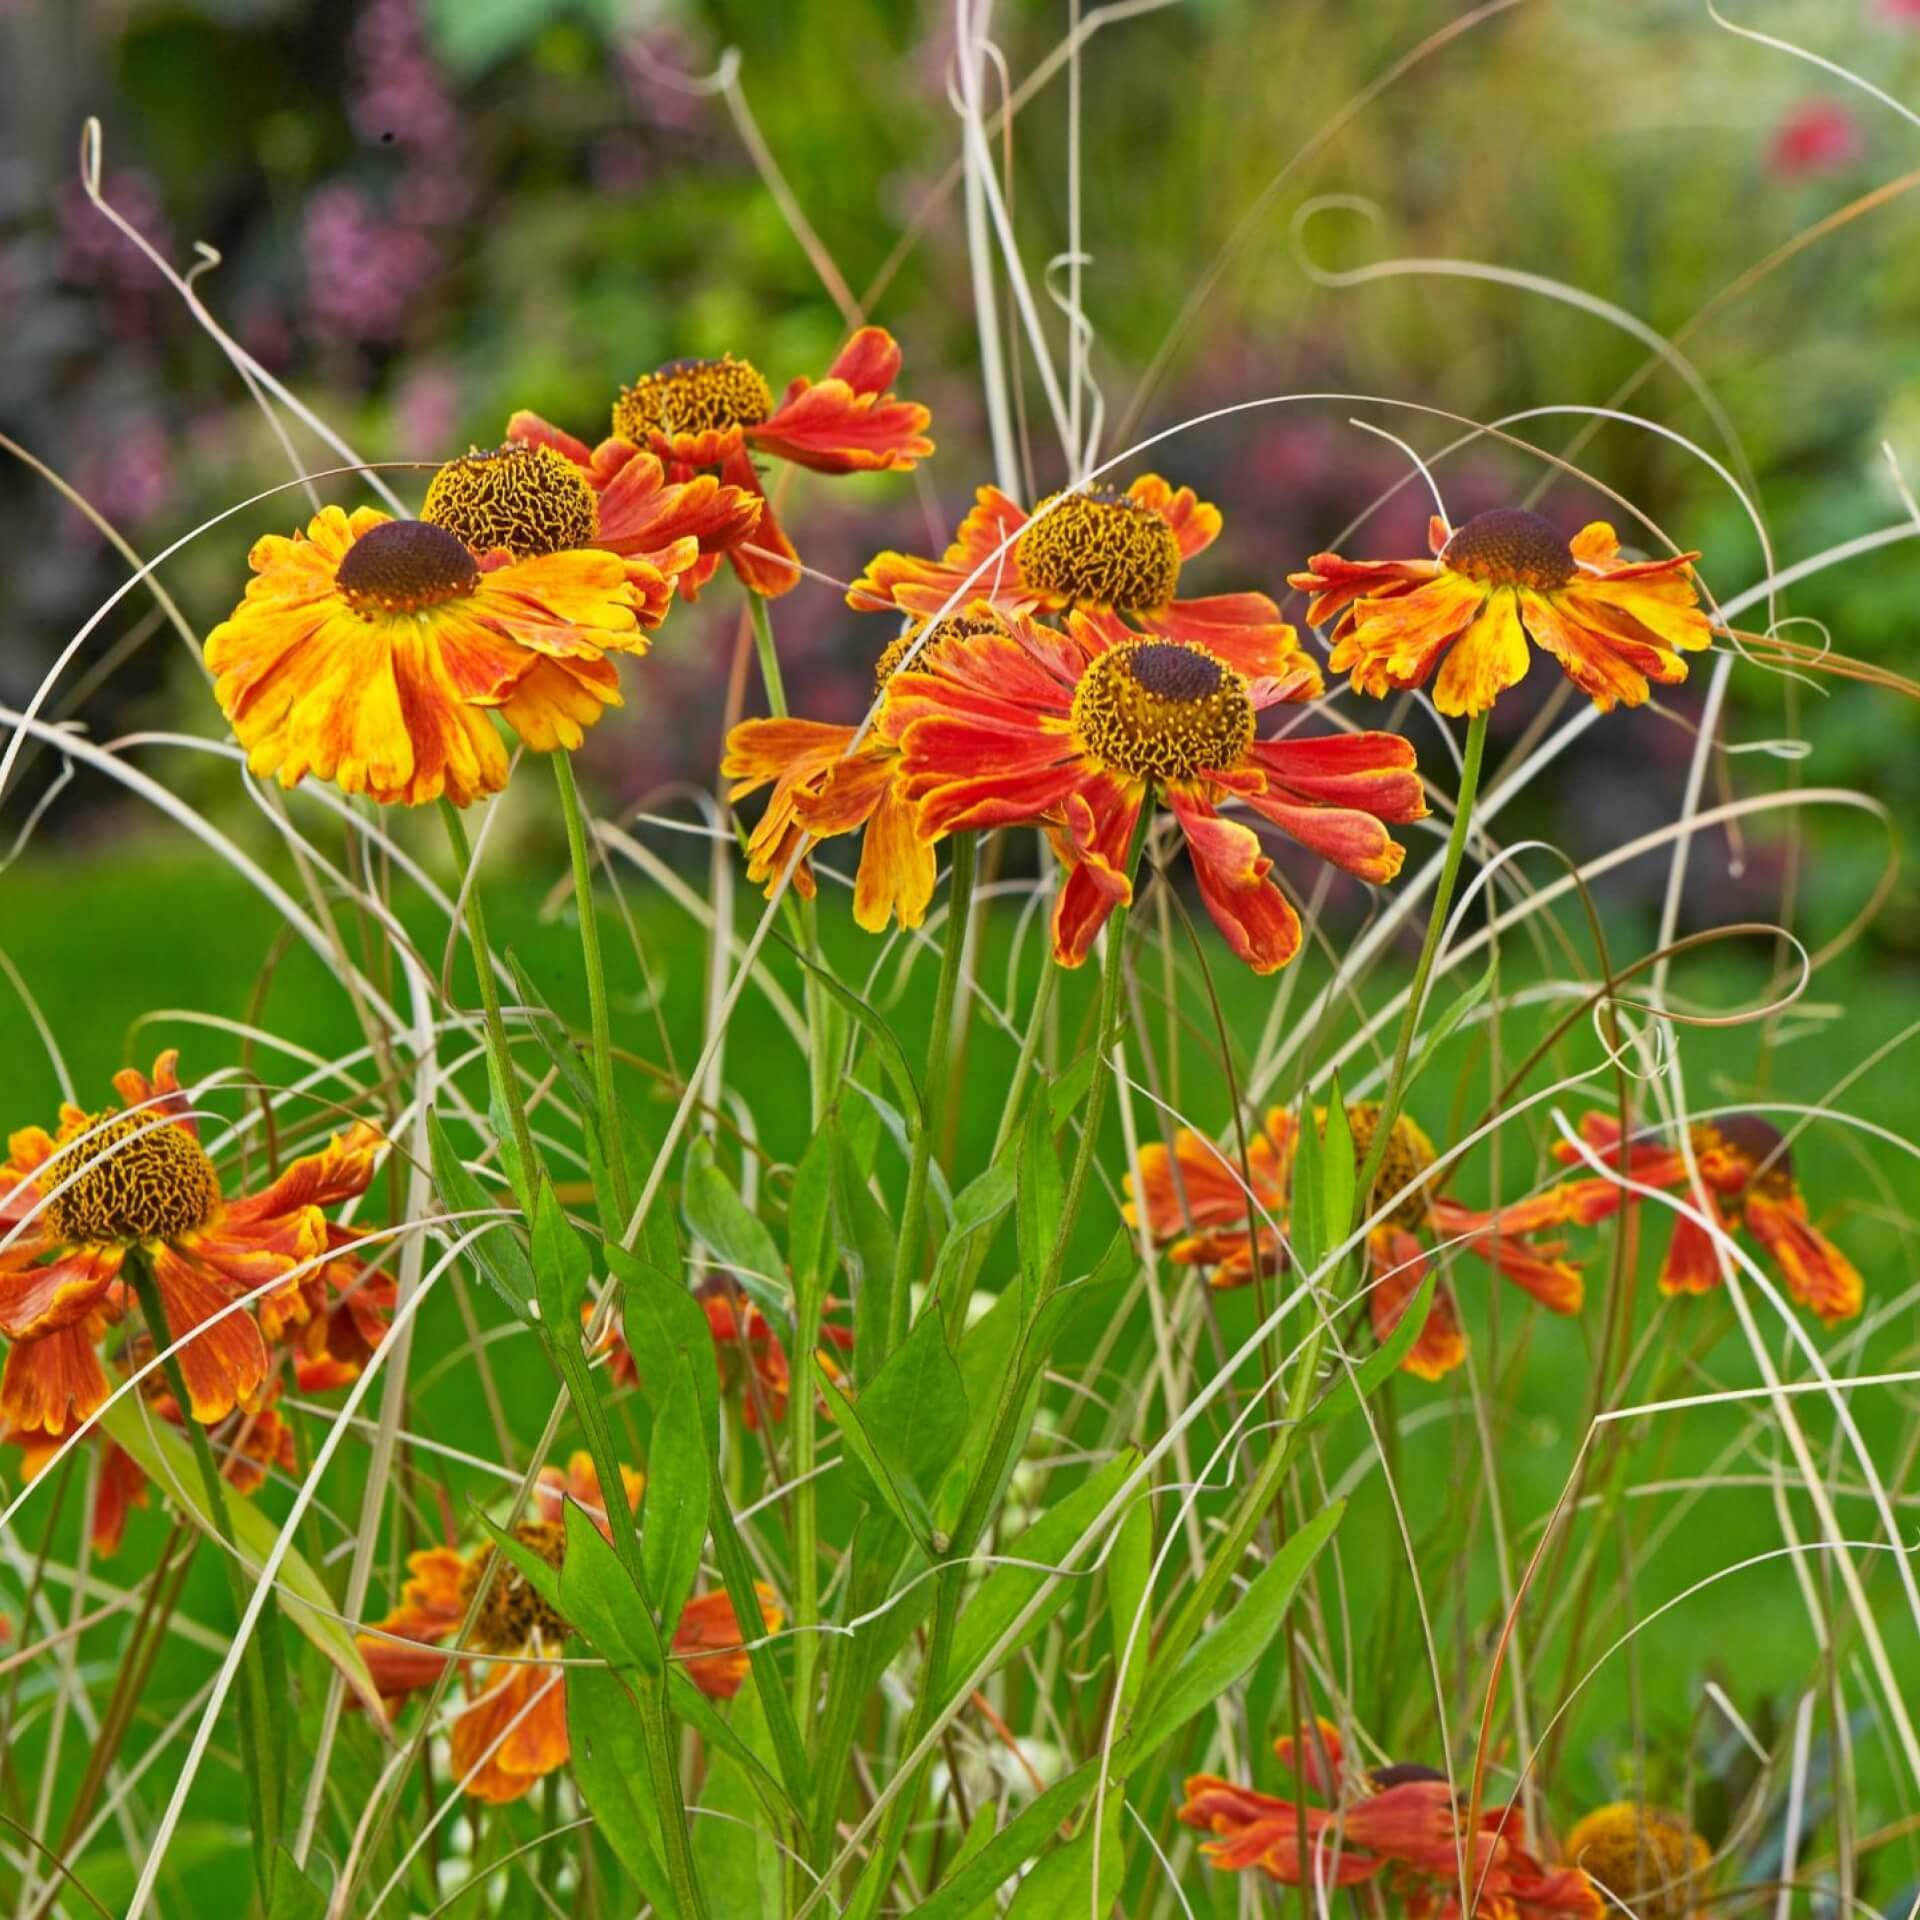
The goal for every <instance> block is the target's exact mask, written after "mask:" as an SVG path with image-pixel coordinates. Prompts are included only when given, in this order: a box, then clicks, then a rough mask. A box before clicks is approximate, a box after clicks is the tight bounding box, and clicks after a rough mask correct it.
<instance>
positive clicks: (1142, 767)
mask: <svg viewBox="0 0 1920 1920" xmlns="http://www.w3.org/2000/svg"><path fill="white" fill-rule="evenodd" d="M1073 729H1074V732H1075V733H1076V734H1078V735H1079V737H1080V740H1081V743H1082V744H1083V746H1084V747H1085V749H1086V751H1087V752H1088V753H1090V754H1091V755H1092V756H1093V757H1094V758H1095V759H1096V760H1100V761H1104V762H1105V764H1106V765H1108V766H1109V767H1114V768H1117V769H1118V770H1119V771H1120V772H1121V773H1130V774H1132V775H1134V776H1135V777H1136V778H1138V779H1141V780H1159V781H1168V780H1190V779H1192V778H1193V776H1194V775H1195V774H1196V773H1199V772H1201V771H1202V770H1203V769H1205V768H1212V767H1231V766H1233V765H1234V764H1235V763H1236V762H1237V761H1238V760H1239V759H1240V757H1241V755H1243V754H1244V753H1245V752H1246V750H1247V748H1248V747H1249V746H1251V745H1252V744H1253V701H1252V699H1251V698H1250V697H1249V695H1248V693H1247V683H1246V681H1245V680H1243V679H1242V678H1241V677H1240V675H1239V674H1237V673H1235V672H1234V670H1233V669H1232V668H1231V667H1230V666H1228V665H1227V664H1226V662H1225V661H1223V660H1217V659H1215V657H1214V656H1213V655H1212V654H1210V653H1209V652H1208V651H1207V650H1206V648H1205V647H1201V646H1195V645H1193V644H1191V643H1190V642H1187V641H1179V640H1142V641H1139V642H1138V643H1137V644H1135V645H1131V646H1122V647H1113V648H1110V649H1109V650H1108V651H1107V652H1105V653H1103V654H1100V655H1099V656H1097V657H1096V658H1095V659H1094V660H1093V661H1092V663H1091V664H1090V665H1089V666H1088V668H1087V670H1086V672H1085V673H1083V674H1082V675H1081V676H1080V684H1079V686H1078V687H1076V688H1075V689H1074V695H1073Z"/></svg>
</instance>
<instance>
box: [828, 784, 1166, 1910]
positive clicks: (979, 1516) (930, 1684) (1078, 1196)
mask: <svg viewBox="0 0 1920 1920" xmlns="http://www.w3.org/2000/svg"><path fill="white" fill-rule="evenodd" d="M1146 817H1147V810H1146V809H1145V808H1143V809H1142V810H1141V824H1140V825H1139V826H1138V827H1136V829H1135V831H1134V837H1133V844H1132V846H1131V847H1130V848H1129V850H1128V854H1127V864H1126V874H1127V878H1128V880H1129V881H1131V880H1132V878H1133V876H1134V873H1135V871H1136V870H1137V868H1138V866H1139V860H1140V849H1141V847H1142V845H1143V844H1144V841H1145V833H1144V827H1145V821H1146ZM1127 916H1128V909H1127V908H1126V907H1124V906H1121V907H1116V908H1115V909H1114V913H1113V917H1112V918H1111V919H1110V920H1109V921H1108V922H1107V931H1106V941H1107V946H1106V954H1105V958H1104V963H1103V965H1102V967H1101V973H1100V1003H1099V1016H1098V1020H1097V1022H1096V1024H1095V1027H1094V1032H1093V1045H1094V1046H1095V1047H1096V1048H1097V1049H1098V1050H1099V1052H1100V1054H1101V1057H1102V1058H1104V1057H1105V1053H1106V1048H1107V1039H1108V1036H1109V1035H1110V1034H1111V1033H1112V1032H1113V1029H1114V1025H1115V1022H1116V1021H1117V1020H1118V1018H1119V1011H1120V987H1121V981H1122V978H1123V975H1124V970H1125V964H1126V944H1127ZM1035 1025H1036V1029H1037V1026H1038V1022H1036V1023H1035ZM1107 1078H1108V1076H1107V1075H1106V1074H1104V1073H1102V1072H1101V1071H1100V1069H1099V1066H1098V1065H1097V1064H1096V1066H1095V1069H1094V1074H1093V1080H1092V1083H1091V1084H1090V1085H1089V1087H1088V1089H1087V1102H1086V1110H1085V1113H1084V1115H1083V1116H1082V1122H1081V1133H1080V1145H1079V1149H1078V1151H1077V1152H1076V1153H1075V1154H1074V1158H1073V1170H1072V1172H1071V1173H1070V1174H1069V1175H1068V1178H1067V1187H1066V1195H1065V1198H1064V1200H1063V1202H1062V1205H1061V1211H1060V1228H1059V1231H1058V1232H1057V1233H1056V1234H1055V1236H1054V1242H1053V1248H1052V1251H1051V1252H1050V1253H1049V1255H1048V1257H1047V1264H1046V1268H1045V1270H1044V1272H1043V1273H1042V1275H1041V1278H1040V1285H1039V1287H1038V1288H1037V1289H1036V1290H1035V1293H1034V1298H1033V1301H1032V1304H1031V1306H1030V1308H1029V1310H1028V1321H1027V1324H1028V1325H1029V1326H1031V1325H1032V1324H1033V1320H1034V1317H1035V1316H1037V1315H1038V1314H1039V1313H1040V1311H1041V1309H1042V1308H1044V1307H1045V1306H1046V1304H1047V1302H1048V1301H1049V1300H1050V1299H1051V1298H1052V1297H1053V1295H1054V1294H1055V1293H1056V1292H1057V1291H1058V1289H1059V1286H1060V1276H1061V1273H1062V1272H1063V1270H1064V1269H1065V1266H1066V1259H1067V1246H1068V1243H1069V1242H1070V1240H1071V1239H1072V1236H1073V1229H1074V1224H1075V1222H1076V1220H1077V1219H1078V1218H1079V1213H1080V1206H1081V1202H1082V1200H1083V1198H1084V1196H1085V1194H1086V1189H1087V1177H1088V1174H1089V1172H1090V1170H1091V1168H1092V1166H1093V1160H1094V1155H1095V1153H1096V1152H1097V1150H1098V1143H1099V1135H1100V1121H1101V1117H1102V1115H1103V1113H1104V1110H1105V1105H1106V1091H1107ZM1028 1378H1029V1375H1028V1372H1027V1370H1026V1369H1025V1368H1020V1367H1015V1368H1010V1369H1009V1370H1008V1372H1007V1376H1006V1379H1005V1381H1004V1383H1003V1385H1002V1387H1001V1393H1000V1404H999V1406H998V1408H997V1409H996V1410H995V1413H994V1421H993V1428H992V1432H991V1434H990V1437H989V1438H988V1441H987V1447H986V1452H985V1454H984V1456H983V1457H982V1460H981V1463H980V1471H979V1474H978V1475H977V1476H976V1478H975V1479H974V1482H973V1484H972V1486H971V1487H969V1488H968V1490H967V1497H966V1500H965V1502H964V1503H963V1505H962V1507H961V1511H960V1518H959V1519H958V1521H956V1522H955V1524H954V1530H953V1538H952V1541H951V1543H950V1554H951V1558H950V1559H949V1560H948V1561H947V1563H946V1565H945V1566H944V1567H943V1568H942V1569H941V1571H940V1574H939V1577H938V1579H937V1580H936V1582H935V1585H934V1602H933V1628H932V1632H931V1634H930V1635H929V1637H928V1641H927V1656H926V1660H925V1662H924V1663H923V1665H922V1668H921V1680H920V1689H919V1693H918V1695H917V1697H916V1698H915V1700H914V1704H913V1715H912V1718H911V1719H910V1721H909V1722H908V1726H907V1731H906V1733H905V1734H904V1735H903V1736H902V1741H901V1747H902V1751H904V1752H911V1751H912V1749H913V1748H915V1747H916V1746H918V1745H919V1744H920V1742H921V1741H922V1740H923V1739H924V1738H925V1737H926V1733H927V1730H928V1728H929V1727H931V1726H932V1724H933V1722H934V1719H935V1717H936V1715H937V1714H938V1713H939V1712H940V1710H941V1708H942V1707H943V1706H944V1705H945V1704H946V1691H947V1662H948V1659H949V1657H950V1655H951V1653H952V1650H953V1635H954V1627H955V1625H956V1623H957V1622H958V1620H959V1617H960V1601H961V1597H962V1595H963V1593H964V1591H965V1588H966V1579H967V1563H968V1560H969V1558H970V1556H971V1555H972V1553H973V1551H974V1548H975V1547H976V1546H977V1545H978V1544H979V1542H980V1540H981V1538H982V1536H983V1535H984V1534H985V1532H986V1530H987V1527H988V1524H989V1523H990V1522H991V1520H992V1518H993V1509H994V1505H995V1503H996V1501H997V1500H998V1498H999V1492H1000V1482H1001V1478H1002V1475H1003V1474H1004V1472H1005V1469H1006V1465H1007V1462H1008V1460H1009V1459H1010V1458H1011V1456H1012V1452H1013V1449H1014V1447H1015V1446H1016V1445H1017V1444H1018V1443H1019V1439H1020V1434H1019V1425H1020V1412H1021V1408H1022V1406H1023V1405H1024V1403H1025V1401H1026V1398H1027V1391H1026V1389H1027V1382H1028ZM928 1764H929V1762H922V1764H921V1767H920V1769H919V1772H918V1773H917V1775H916V1777H915V1778H914V1779H912V1780H910V1781H909V1782H908V1783H907V1785H906V1786H905V1787H904V1788H903V1789H902V1790H901V1792H900V1793H899V1794H898V1795H897V1796H896V1797H895V1799H894V1801H893V1802H892V1804H891V1805H890V1806H889V1807H888V1809H887V1817H886V1821H885V1823H884V1824H883V1825H882V1827H881V1829H880V1832H879V1834H878V1835H877V1836H876V1837H875V1842H874V1850H873V1853H872V1855H871V1856H870V1858H869V1860H868V1862H867V1868H866V1871H865V1872H864V1873H863V1874H862V1875H861V1877H860V1880H859V1883H858V1885H857V1887H856V1889H855V1893H854V1898H853V1901H852V1904H851V1905H850V1906H849V1907H848V1910H847V1911H848V1920H870V1916H871V1915H873V1914H874V1913H875V1912H876V1911H877V1910H878V1906H879V1902H880V1900H881V1898H882V1896H883V1895H884V1892H885V1889H886V1886H887V1882H888V1881H889V1880H890V1879H891V1878H892V1875H893V1870H894V1864H895V1862H896V1861H897V1860H898V1859H899V1857H900V1849H901V1847H902V1846H903V1845H904V1844H905V1842H906V1837H907V1829H908V1826H909V1825H910V1824H911V1822H912V1819H913V1810H914V1806H915V1804H916V1802H917V1801H918V1799H919V1797H920V1793H921V1790H922V1788H923V1786H924V1784H925V1776H926V1772H927V1767H928Z"/></svg>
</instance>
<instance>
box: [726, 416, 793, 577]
mask: <svg viewBox="0 0 1920 1920" xmlns="http://www.w3.org/2000/svg"><path fill="white" fill-rule="evenodd" d="M720 472H721V475H722V477H723V478H724V479H725V480H726V481H727V482H728V484H729V485H730V486H734V487H737V488H738V489H739V490H740V491H741V492H742V493H745V494H750V495H751V496H752V497H753V498H754V499H755V500H757V501H758V502H759V503H760V518H759V521H758V523H757V524H756V525H755V527H754V529H753V531H752V532H751V533H749V534H746V535H745V536H743V537H742V538H741V539H740V540H738V541H736V542H735V543H734V545H732V546H730V547H729V548H728V549H727V564H728V565H729V566H730V567H732V568H733V570H734V572H735V573H736V574H738V575H739V577H740V584H741V585H742V586H743V587H745V588H746V589H747V591H748V592H749V593H757V594H759V595H760V597H761V598H762V599H763V600H773V599H777V598H778V597H779V596H780V595H781V594H783V593H791V592H792V591H793V589H794V588H795V587H797V586H798V585H799V584H800V556H799V554H797V553H796V552H795V551H794V547H793V542H792V541H791V540H789V539H788V538H787V536H786V533H785V531H784V530H783V529H782V527H781V525H780V523H779V521H777V520H776V519H775V518H774V517H773V502H772V501H771V500H769V499H768V498H767V496H766V492H765V490H764V489H763V488H762V487H761V485H760V476H759V474H758V473H757V472H756V471H755V470H754V465H753V459H752V456H751V455H750V454H749V453H748V452H747V450H746V448H745V447H744V446H736V447H735V448H734V449H733V451H732V452H731V453H729V454H728V455H727V456H726V458H725V459H724V460H723V461H722V462H721V463H720Z"/></svg>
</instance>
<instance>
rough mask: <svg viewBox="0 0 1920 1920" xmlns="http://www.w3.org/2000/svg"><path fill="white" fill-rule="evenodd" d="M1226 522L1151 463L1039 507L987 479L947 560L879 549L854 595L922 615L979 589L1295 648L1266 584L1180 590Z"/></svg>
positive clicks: (865, 606) (869, 607) (998, 601)
mask: <svg viewBox="0 0 1920 1920" xmlns="http://www.w3.org/2000/svg"><path fill="white" fill-rule="evenodd" d="M1220 525H1221V522H1220V510H1219V508H1218V507H1214V506H1210V505H1208V504H1207V503H1206V502H1205V501H1204V500H1201V499H1199V498H1198V497H1197V496H1196V495H1195V493H1194V491H1193V489H1192V488H1191V487H1181V488H1179V489H1177V490H1176V489H1175V488H1173V487H1172V486H1170V485H1169V484H1168V483H1167V482H1166V481H1165V480H1163V479H1161V477H1160V476H1159V475H1158V474H1157V473H1149V474H1143V475H1142V476H1141V478H1139V479H1138V480H1136V481H1135V482H1134V483H1133V485H1132V486H1130V487H1129V488H1128V489H1127V490H1126V492H1125V493H1118V492H1115V491H1114V490H1113V489H1111V488H1108V487H1084V488H1078V489H1075V490H1074V491H1071V492H1068V493H1057V494H1053V495H1051V496H1050V497H1049V498H1048V499H1046V500H1044V501H1042V502H1041V504H1040V505H1039V507H1037V508H1036V509H1035V510H1034V512H1033V513H1032V514H1031V515H1029V514H1028V513H1026V512H1025V511H1024V510H1023V509H1022V508H1020V507H1018V506H1016V505H1015V504H1014V503H1013V502H1012V501H1011V500H1009V499H1008V498H1007V496H1006V495H1005V494H1004V493H1002V492H1001V491H1000V489H999V488H998V487H982V488H980V490H979V492H978V493H977V495H976V496H975V505H974V507H973V510H972V511H971V512H970V513H969V514H968V515H967V517H966V518H965V519H964V520H963V521H962V522H961V523H960V531H959V533H958V534H957V535H956V536H955V538H954V541H953V544H952V545H951V546H949V547H948V548H947V550H946V552H945V554H944V555H942V556H941V558H940V559H938V560H923V559H920V558H918V557H917V556H915V555H913V554H906V553H891V552H889V553H882V554H877V555H876V556H875V557H874V558H873V559H872V560H870V561H869V562H868V563H867V570H866V572H865V573H863V574H862V575H861V576H860V578H859V579H858V580H856V581H855V582H854V583H853V586H852V588H851V589H850V590H849V592H848V594H847V604H848V605H849V606H851V607H855V608H858V609H859V610H860V611H861V612H864V613H872V612H879V611H886V610H888V609H895V608H897V609H898V610H899V611H901V612H903V613H908V614H913V615H917V616H919V617H921V618H927V617H930V616H933V615H936V614H940V613H945V612H948V611H950V610H951V609H953V608H954V607H957V606H960V605H963V604H965V603H967V602H970V601H974V600H985V601H987V602H988V603H989V604H990V605H991V606H993V607H994V608H995V609H996V610H997V611H999V612H1002V613H1015V614H1020V613H1033V612H1049V613H1060V612H1064V611H1066V610H1067V609H1069V608H1079V609H1081V610H1082V611H1084V612H1098V613H1103V614H1107V615H1110V616H1112V624H1113V625H1114V626H1115V627H1119V626H1121V624H1122V623H1121V618H1120V616H1123V615H1124V616H1125V618H1126V620H1127V621H1128V622H1131V623H1132V625H1133V626H1134V627H1136V628H1138V629H1139V630H1140V631H1141V632H1144V633H1147V634H1151V635H1155V636H1157V637H1158V638H1161V639H1165V640H1194V641H1198V642H1199V643H1200V644H1201V645H1202V646H1206V647H1210V648H1212V649H1213V651H1214V652H1216V653H1220V654H1224V655H1228V656H1229V657H1231V654H1232V651H1233V649H1234V648H1235V647H1236V645H1239V646H1248V645H1251V644H1253V643H1255V642H1256V640H1257V639H1259V638H1264V639H1265V640H1266V641H1267V642H1268V643H1269V645H1270V647H1271V648H1272V649H1273V650H1276V651H1283V652H1287V653H1294V652H1295V647H1296V643H1295V636H1294V632H1293V629H1292V628H1291V627H1290V626H1288V625H1287V623H1286V622H1285V621H1284V620H1282V619H1281V618H1280V609H1279V608H1278V607H1277V606H1275V605H1274V603H1273V602H1272V600H1270V599H1269V598H1268V597H1267V596H1266V595H1265V594H1264V593H1219V594H1212V595H1209V596H1207V597H1205V598H1203V599H1198V600H1182V599H1179V598H1177V597H1176V596H1177V594H1178V590H1179V586H1180V572H1181V569H1182V567H1183V566H1185V564H1186V563H1187V562H1188V561H1189V560H1191V559H1192V558H1193V557H1194V556H1195V555H1196V554H1198V553H1202V552H1204V551H1205V550H1206V549H1207V548H1208V547H1210V546H1211V545H1212V544H1213V543H1214V541H1215V540H1216V539H1217V538H1218V537H1219V533H1220ZM1130 637H1132V636H1131V635H1130V634H1128V633H1125V632H1121V633H1118V634H1116V635H1115V638H1130ZM1298 661H1299V666H1300V668H1301V670H1302V671H1304V672H1310V673H1311V674H1312V675H1313V678H1314V685H1313V686H1312V689H1311V691H1312V692H1314V693H1318V692H1319V690H1320V689H1319V685H1318V669H1317V668H1316V667H1313V665H1312V663H1311V662H1310V661H1309V660H1308V659H1307V658H1306V656H1305V655H1299V656H1298Z"/></svg>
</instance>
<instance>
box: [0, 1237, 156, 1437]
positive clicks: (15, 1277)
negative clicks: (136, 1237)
mask: <svg viewBox="0 0 1920 1920" xmlns="http://www.w3.org/2000/svg"><path fill="white" fill-rule="evenodd" d="M124 1257H125V1256H124V1254H123V1252H122V1249H120V1248H119V1247H117V1246H99V1247H75V1248H74V1249H73V1251H72V1252H70V1253H67V1254H64V1255H62V1256H61V1257H60V1258H59V1259H57V1260H50V1261H48V1262H46V1263H45V1264H44V1265H41V1266H29V1267H23V1268H21V1269H19V1270H17V1271H0V1333H4V1334H5V1335H6V1336H7V1338H8V1339H9V1340H12V1341H16V1342H23V1343H24V1342H30V1341H33V1340H37V1339H39V1338H40V1337H41V1336H42V1335H44V1334H50V1333H57V1332H60V1331H61V1330H63V1329H65V1328H67V1327H77V1326H79V1325H80V1324H81V1323H82V1322H83V1321H85V1320H87V1319H89V1318H91V1317H92V1316H93V1315H95V1314H97V1313H99V1312H100V1311H101V1310H102V1308H103V1307H104V1306H105V1305H106V1302H107V1293H108V1290H109V1288H111V1287H112V1285H113V1282H114V1280H115V1278H116V1277H117V1276H118V1274H119V1272H120V1264H121V1261H122V1259H123V1258H124ZM21 1424H22V1425H23V1426H24V1425H25V1424H26V1422H24V1421H22V1422H21Z"/></svg>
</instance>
